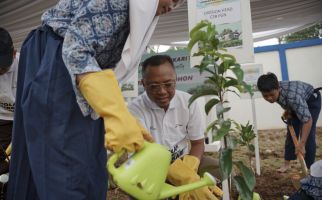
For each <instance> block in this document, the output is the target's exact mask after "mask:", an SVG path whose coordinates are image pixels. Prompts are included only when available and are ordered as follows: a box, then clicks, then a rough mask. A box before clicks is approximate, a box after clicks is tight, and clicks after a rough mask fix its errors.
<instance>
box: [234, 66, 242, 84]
mask: <svg viewBox="0 0 322 200" xmlns="http://www.w3.org/2000/svg"><path fill="white" fill-rule="evenodd" d="M231 71H233V72H234V74H235V76H236V78H237V80H238V81H239V82H242V81H243V79H244V71H243V70H242V69H241V68H240V67H234V68H232V69H231Z"/></svg>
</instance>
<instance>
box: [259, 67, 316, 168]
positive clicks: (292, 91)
mask: <svg viewBox="0 0 322 200" xmlns="http://www.w3.org/2000/svg"><path fill="white" fill-rule="evenodd" d="M257 87H258V89H259V91H260V92H261V93H262V95H263V97H264V99H265V100H266V101H268V102H270V103H275V102H276V103H278V104H279V105H280V106H281V107H282V108H283V109H284V110H285V111H286V112H287V113H288V115H290V116H291V118H290V119H289V122H290V123H291V124H292V125H293V127H294V130H295V132H296V134H297V137H299V136H300V138H301V139H300V141H299V144H298V146H294V144H293V141H292V138H291V135H290V130H287V136H286V140H285V153H284V159H285V163H284V166H283V167H281V168H280V169H279V171H280V172H285V171H286V170H288V169H289V167H290V161H291V160H295V159H296V154H298V153H300V154H302V155H303V156H304V159H305V162H306V165H307V167H308V168H309V167H310V166H311V165H312V164H313V162H314V160H315V152H316V142H315V131H316V122H317V120H318V117H319V113H320V110H321V95H320V93H319V88H317V89H314V88H313V86H312V85H310V84H308V83H305V82H301V81H278V80H277V77H276V75H275V74H273V73H267V74H264V75H262V76H260V77H259V79H258V81H257Z"/></svg>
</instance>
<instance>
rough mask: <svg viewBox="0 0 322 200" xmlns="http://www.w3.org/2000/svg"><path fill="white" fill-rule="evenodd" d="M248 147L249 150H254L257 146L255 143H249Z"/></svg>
mask: <svg viewBox="0 0 322 200" xmlns="http://www.w3.org/2000/svg"><path fill="white" fill-rule="evenodd" d="M248 149H249V151H251V152H254V151H255V146H254V145H253V144H249V145H248Z"/></svg>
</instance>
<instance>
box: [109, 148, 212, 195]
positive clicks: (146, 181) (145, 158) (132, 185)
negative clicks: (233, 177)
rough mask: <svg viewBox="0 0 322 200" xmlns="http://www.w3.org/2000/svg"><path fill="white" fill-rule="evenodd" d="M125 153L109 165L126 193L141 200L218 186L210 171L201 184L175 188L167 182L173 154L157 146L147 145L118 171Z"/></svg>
mask: <svg viewBox="0 0 322 200" xmlns="http://www.w3.org/2000/svg"><path fill="white" fill-rule="evenodd" d="M121 154H122V153H121ZM121 154H113V155H112V156H111V157H110V159H109V161H108V164H107V167H108V170H109V173H110V174H111V175H112V176H113V180H114V181H115V183H116V184H117V185H118V186H119V187H120V188H121V189H122V190H123V191H125V192H126V193H128V194H130V195H131V196H133V197H135V198H136V199H139V200H157V199H165V198H168V197H173V196H175V195H178V194H180V193H183V192H187V191H190V190H194V189H197V188H200V187H204V186H207V185H215V184H216V181H215V179H214V178H213V177H212V176H211V175H210V174H209V173H207V172H206V173H205V174H204V177H203V178H202V179H201V180H200V181H198V182H194V183H190V184H187V185H182V186H176V187H175V186H172V185H169V184H167V183H165V181H166V177H167V172H168V168H169V165H170V161H171V153H170V152H169V151H168V150H167V149H166V148H165V147H163V146H161V145H159V144H156V143H148V142H145V144H144V147H143V148H142V149H141V150H140V151H138V152H136V153H134V154H133V155H132V156H131V157H130V158H128V160H127V161H126V162H124V163H123V164H122V165H121V166H120V167H118V168H116V167H115V166H114V164H115V162H116V161H117V160H118V159H119V157H120V156H121Z"/></svg>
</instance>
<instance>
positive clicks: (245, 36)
mask: <svg viewBox="0 0 322 200" xmlns="http://www.w3.org/2000/svg"><path fill="white" fill-rule="evenodd" d="M188 14H189V29H190V30H191V29H192V28H193V27H194V26H195V25H196V24H197V23H198V22H200V21H201V20H208V21H210V22H211V23H213V24H214V25H216V30H217V32H218V36H219V39H220V42H221V43H222V44H223V46H224V47H225V48H226V49H227V50H228V53H230V54H232V55H234V56H235V57H236V59H237V62H238V63H240V64H242V63H253V62H254V48H253V37H252V22H251V10H250V1H249V0H188ZM196 46H197V45H195V47H194V49H193V50H192V52H196V51H197V47H196ZM200 59H201V58H198V57H192V58H191V65H192V66H194V65H196V64H197V63H200Z"/></svg>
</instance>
